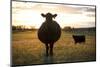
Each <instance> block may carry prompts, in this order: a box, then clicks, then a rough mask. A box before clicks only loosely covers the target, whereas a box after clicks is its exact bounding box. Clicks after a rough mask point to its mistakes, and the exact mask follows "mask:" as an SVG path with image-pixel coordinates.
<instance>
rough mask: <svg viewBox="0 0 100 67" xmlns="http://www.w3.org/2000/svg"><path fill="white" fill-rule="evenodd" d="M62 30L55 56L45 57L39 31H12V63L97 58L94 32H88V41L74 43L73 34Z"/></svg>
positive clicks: (91, 59)
mask: <svg viewBox="0 0 100 67" xmlns="http://www.w3.org/2000/svg"><path fill="white" fill-rule="evenodd" d="M73 34H75V33H68V32H64V31H62V34H61V38H60V39H59V40H58V41H57V42H56V43H55V45H54V55H53V57H48V58H47V57H45V45H44V44H43V43H42V42H40V41H39V40H38V38H37V31H27V32H13V33H12V63H13V64H14V65H29V64H46V63H63V62H68V63H69V62H84V61H95V60H96V41H95V34H94V33H86V34H85V36H86V42H85V43H82V44H79V43H78V44H74V40H73V38H72V35H73Z"/></svg>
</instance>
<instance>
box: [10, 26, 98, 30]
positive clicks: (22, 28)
mask: <svg viewBox="0 0 100 67" xmlns="http://www.w3.org/2000/svg"><path fill="white" fill-rule="evenodd" d="M12 30H13V31H35V30H37V29H36V28H35V27H34V26H30V27H29V28H28V27H26V26H24V25H18V26H12ZM62 30H63V31H66V32H81V31H82V32H84V31H85V32H86V31H87V32H92V31H93V32H94V31H96V27H89V28H71V27H68V26H66V27H64V28H63V29H62Z"/></svg>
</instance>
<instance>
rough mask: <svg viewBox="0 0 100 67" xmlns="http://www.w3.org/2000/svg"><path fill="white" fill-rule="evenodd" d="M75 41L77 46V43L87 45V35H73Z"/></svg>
mask: <svg viewBox="0 0 100 67" xmlns="http://www.w3.org/2000/svg"><path fill="white" fill-rule="evenodd" d="M73 39H74V42H75V44H76V43H82V42H83V43H85V35H73Z"/></svg>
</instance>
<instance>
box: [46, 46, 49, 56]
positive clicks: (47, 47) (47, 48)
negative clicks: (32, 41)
mask: <svg viewBox="0 0 100 67" xmlns="http://www.w3.org/2000/svg"><path fill="white" fill-rule="evenodd" d="M45 46H46V56H48V50H49V46H48V44H45Z"/></svg>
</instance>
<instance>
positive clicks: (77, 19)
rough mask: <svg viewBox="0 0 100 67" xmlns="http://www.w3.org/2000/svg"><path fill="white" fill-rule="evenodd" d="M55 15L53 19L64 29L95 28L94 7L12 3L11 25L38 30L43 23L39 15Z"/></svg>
mask: <svg viewBox="0 0 100 67" xmlns="http://www.w3.org/2000/svg"><path fill="white" fill-rule="evenodd" d="M48 12H50V13H52V14H57V17H56V18H55V19H54V20H55V21H57V22H58V24H59V25H60V26H61V27H62V28H64V27H65V26H70V27H74V28H80V27H81V28H83V27H95V7H94V6H79V5H64V4H47V3H34V2H16V1H12V25H15V26H16V25H25V26H27V27H29V26H33V27H35V28H39V27H40V26H41V24H42V23H43V22H44V21H45V18H43V17H42V16H41V13H44V14H46V13H48Z"/></svg>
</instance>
